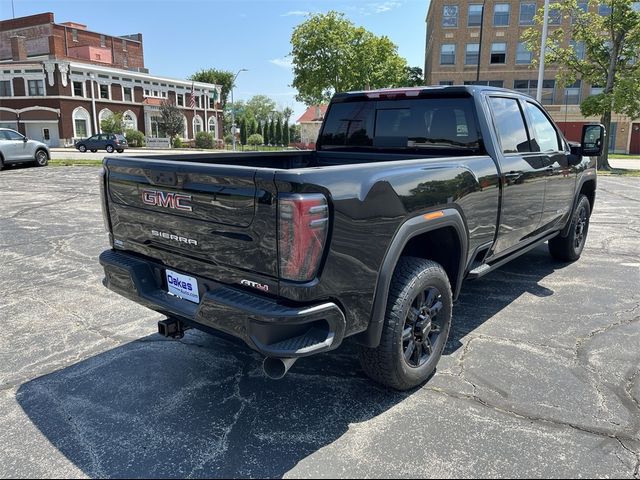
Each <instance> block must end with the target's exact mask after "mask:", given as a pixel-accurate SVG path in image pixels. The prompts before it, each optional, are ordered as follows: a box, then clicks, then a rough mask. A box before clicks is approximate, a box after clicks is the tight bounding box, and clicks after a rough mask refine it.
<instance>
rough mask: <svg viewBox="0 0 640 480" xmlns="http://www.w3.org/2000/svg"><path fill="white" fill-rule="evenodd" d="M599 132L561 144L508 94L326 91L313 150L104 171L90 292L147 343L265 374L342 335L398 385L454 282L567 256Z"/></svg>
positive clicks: (588, 129)
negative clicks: (515, 263)
mask: <svg viewBox="0 0 640 480" xmlns="http://www.w3.org/2000/svg"><path fill="white" fill-rule="evenodd" d="M604 135H605V132H604V128H603V127H602V126H600V125H595V124H594V125H586V126H585V127H584V129H583V140H582V142H581V144H569V143H568V142H567V141H566V140H565V138H564V137H563V135H562V134H561V132H560V131H559V130H558V128H557V127H556V126H555V124H554V123H553V121H552V120H551V118H550V117H549V115H548V114H547V113H546V112H545V110H544V109H543V108H542V107H541V106H540V105H539V104H538V103H537V102H536V101H535V100H533V99H531V98H530V97H527V96H524V95H520V94H518V93H516V92H512V91H509V90H503V89H497V88H487V87H476V86H474V87H466V86H465V87H461V86H454V87H429V88H427V87H422V88H410V89H400V90H378V91H366V92H353V93H345V94H338V95H335V96H334V98H333V100H332V102H331V104H330V106H329V109H328V111H327V114H326V118H325V121H324V124H323V126H322V129H321V131H320V135H319V138H318V142H317V147H316V150H315V151H295V152H284V151H283V152H273V153H271V152H270V153H244V154H204V155H179V156H171V155H169V156H156V157H137V158H127V157H118V158H106V159H105V161H104V168H103V170H102V177H101V187H102V192H103V195H102V202H103V209H104V216H105V222H106V227H107V229H108V231H109V237H110V242H111V246H112V248H111V249H109V250H107V251H105V252H104V253H102V255H101V256H100V263H101V264H102V265H103V267H104V271H105V279H104V284H105V285H106V286H107V287H108V288H110V289H112V290H114V291H115V292H118V293H119V294H121V295H123V296H125V297H127V298H129V299H131V300H133V301H135V302H138V303H140V304H142V305H146V306H147V307H149V308H151V309H153V310H156V311H158V312H161V313H162V314H164V315H166V316H167V317H168V318H167V319H166V320H163V321H161V322H160V323H159V326H158V327H159V331H160V333H162V334H163V335H166V336H171V337H177V338H180V337H181V336H182V335H183V332H184V330H186V329H187V328H198V329H201V330H205V331H209V332H211V333H223V334H228V335H231V336H234V337H237V338H240V339H242V340H244V342H246V343H247V345H248V346H249V347H251V348H253V349H255V350H257V351H258V352H261V353H262V354H264V355H265V356H266V359H265V362H264V369H265V372H266V373H267V375H268V376H270V377H271V378H280V377H282V376H284V375H285V373H286V372H287V370H288V369H289V368H290V367H291V365H292V364H293V363H294V362H295V360H296V359H298V358H300V357H304V356H309V355H314V354H317V353H321V352H326V351H328V350H332V349H335V348H337V347H338V346H340V345H341V344H342V342H344V341H345V339H347V338H348V337H349V338H350V340H352V341H354V342H356V344H357V345H358V349H359V355H360V359H361V363H362V367H363V369H364V371H365V372H366V373H367V374H368V375H369V376H370V377H371V378H373V379H374V380H376V381H378V382H380V383H382V384H384V385H386V386H389V387H392V388H396V389H408V388H411V387H414V386H416V385H419V384H420V383H422V382H424V381H425V380H427V379H428V378H429V376H430V375H431V374H432V372H433V371H434V369H435V367H436V364H437V362H438V360H439V358H440V356H441V354H442V351H443V349H444V346H445V343H446V340H447V336H448V333H449V328H450V325H451V313H452V307H453V301H454V300H455V299H456V297H457V296H458V294H459V293H460V289H461V287H462V283H463V280H465V279H475V278H478V277H481V276H482V275H484V274H486V273H488V272H490V271H491V270H493V269H495V268H497V267H499V266H500V265H503V264H504V263H505V262H507V261H509V260H511V259H513V258H515V257H517V256H518V255H521V254H523V253H525V252H527V251H528V250H530V249H532V248H533V247H535V246H536V245H538V244H540V243H542V242H547V241H548V242H549V251H550V253H551V255H552V256H553V257H554V258H556V259H558V260H560V261H563V262H567V261H574V260H576V259H578V258H579V257H580V254H581V252H582V249H583V247H584V244H585V239H586V235H587V230H588V226H589V216H590V214H591V211H592V210H593V204H594V200H595V191H596V169H595V159H594V158H593V157H597V156H598V155H600V154H601V148H602V144H603V139H604Z"/></svg>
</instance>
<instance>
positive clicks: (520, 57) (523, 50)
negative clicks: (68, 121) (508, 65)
mask: <svg viewBox="0 0 640 480" xmlns="http://www.w3.org/2000/svg"><path fill="white" fill-rule="evenodd" d="M532 57H533V55H532V53H531V51H530V50H529V49H528V48H527V45H526V44H525V43H524V42H518V48H517V49H516V63H517V64H520V65H529V64H530V63H531V58H532Z"/></svg>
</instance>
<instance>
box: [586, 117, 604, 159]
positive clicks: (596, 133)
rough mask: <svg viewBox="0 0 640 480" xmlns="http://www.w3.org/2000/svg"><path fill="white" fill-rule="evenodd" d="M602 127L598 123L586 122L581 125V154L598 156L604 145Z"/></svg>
mask: <svg viewBox="0 0 640 480" xmlns="http://www.w3.org/2000/svg"><path fill="white" fill-rule="evenodd" d="M604 136H605V131H604V127H603V126H602V125H600V124H599V123H588V124H586V125H584V126H583V127H582V139H581V140H580V144H581V146H582V155H584V156H585V157H599V156H600V155H602V149H603V147H604Z"/></svg>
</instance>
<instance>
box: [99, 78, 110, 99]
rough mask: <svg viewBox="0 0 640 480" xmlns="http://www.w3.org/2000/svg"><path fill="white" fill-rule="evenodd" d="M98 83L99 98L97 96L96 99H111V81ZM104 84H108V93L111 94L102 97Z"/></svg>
mask: <svg viewBox="0 0 640 480" xmlns="http://www.w3.org/2000/svg"><path fill="white" fill-rule="evenodd" d="M97 83H98V98H96V100H98V101H100V100H111V84H110V83H102V82H97ZM102 85H106V86H107V93H108V94H109V96H108V97H107V98H102V95H101V94H100V87H101V86H102Z"/></svg>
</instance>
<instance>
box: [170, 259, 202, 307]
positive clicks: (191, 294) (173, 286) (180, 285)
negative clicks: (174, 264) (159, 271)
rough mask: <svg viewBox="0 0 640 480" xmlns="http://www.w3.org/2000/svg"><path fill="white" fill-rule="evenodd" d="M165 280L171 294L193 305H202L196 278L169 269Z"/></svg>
mask: <svg viewBox="0 0 640 480" xmlns="http://www.w3.org/2000/svg"><path fill="white" fill-rule="evenodd" d="M165 279H166V281H167V292H168V293H169V294H171V295H173V296H175V297H178V298H181V299H183V300H186V301H188V302H191V303H196V304H199V303H200V291H199V290H198V280H197V279H196V278H195V277H192V276H190V275H185V274H184V273H180V272H176V271H174V270H169V269H168V268H167V269H166V270H165Z"/></svg>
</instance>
